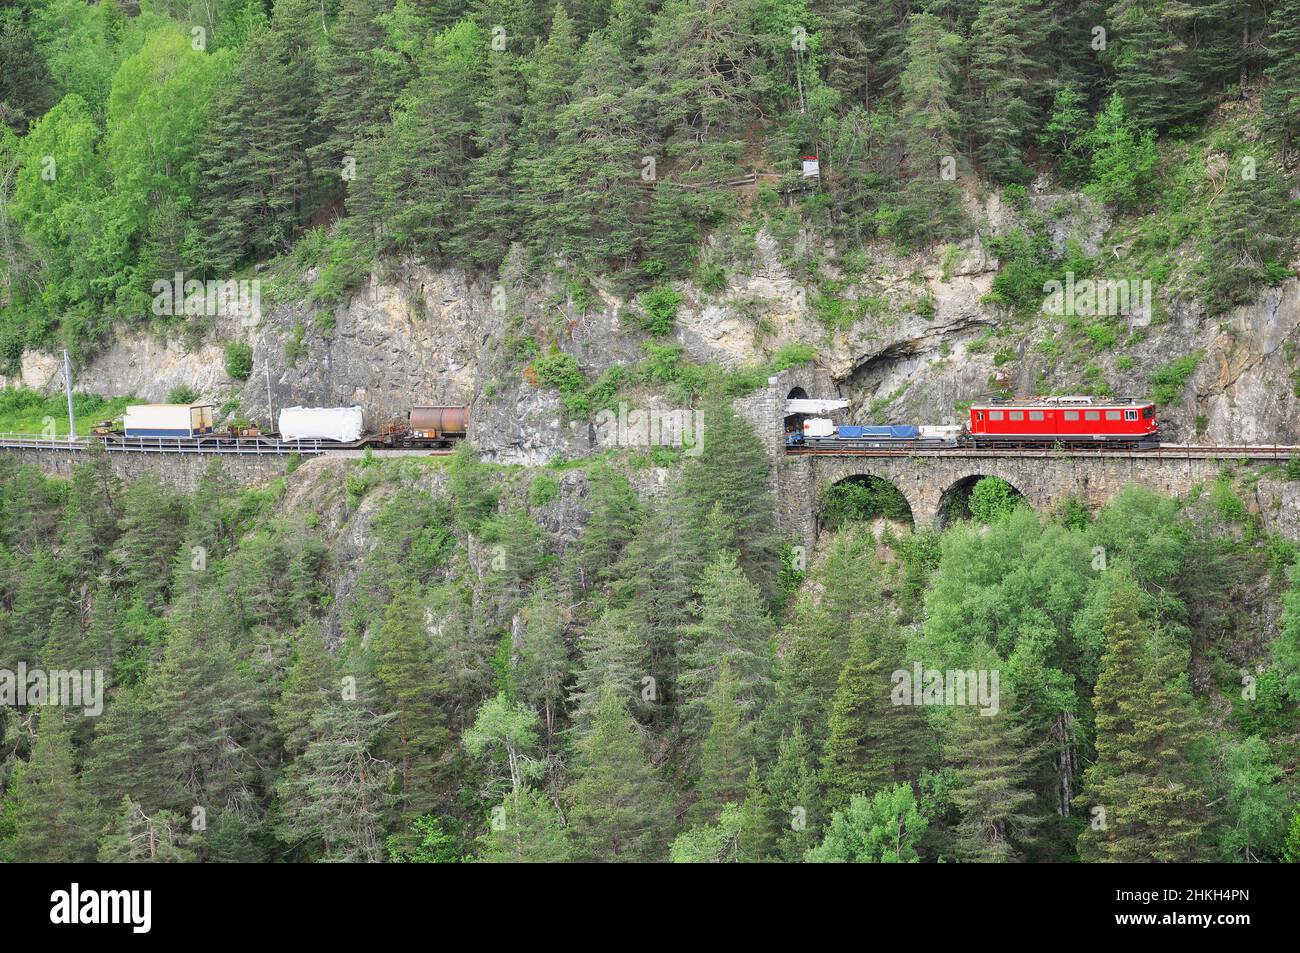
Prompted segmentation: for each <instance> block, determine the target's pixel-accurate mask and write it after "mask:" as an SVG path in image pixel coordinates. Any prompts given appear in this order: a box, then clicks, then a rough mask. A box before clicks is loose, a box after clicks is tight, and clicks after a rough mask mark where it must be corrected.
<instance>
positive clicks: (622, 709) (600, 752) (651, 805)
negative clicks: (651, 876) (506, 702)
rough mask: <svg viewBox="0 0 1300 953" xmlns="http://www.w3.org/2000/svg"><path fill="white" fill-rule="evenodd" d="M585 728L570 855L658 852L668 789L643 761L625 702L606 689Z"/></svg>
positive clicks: (605, 857) (593, 858) (608, 857)
mask: <svg viewBox="0 0 1300 953" xmlns="http://www.w3.org/2000/svg"><path fill="white" fill-rule="evenodd" d="M593 722H594V723H593V728H592V731H591V733H590V734H589V735H588V736H587V737H586V738H584V739H583V740H581V741H580V742H579V743H578V749H577V752H576V754H575V758H574V765H573V769H574V776H575V780H574V781H573V783H572V784H570V785H569V787H568V788H567V789H566V790H565V797H566V800H567V801H568V803H569V818H568V819H569V828H570V842H571V844H572V847H573V859H574V860H578V861H585V862H629V861H644V860H654V859H657V857H658V852H659V851H660V850H661V849H662V848H661V847H660V845H661V843H662V839H663V835H664V832H665V831H666V828H667V825H668V822H669V805H668V791H667V789H666V786H665V785H664V783H663V782H662V781H660V780H659V778H658V777H657V776H656V774H655V770H654V768H653V767H651V765H650V764H649V763H648V762H647V761H646V758H645V754H644V753H643V751H642V749H641V741H640V739H639V738H638V737H637V731H636V722H634V721H633V720H632V716H631V714H630V713H629V712H628V710H627V705H626V704H625V702H624V701H623V699H622V698H620V697H619V696H618V695H617V694H615V692H614V691H613V690H612V689H606V690H605V692H604V694H603V695H602V696H601V698H600V702H599V704H598V705H597V708H596V712H595V718H594V720H593Z"/></svg>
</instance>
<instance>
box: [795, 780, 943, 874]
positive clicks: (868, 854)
mask: <svg viewBox="0 0 1300 953" xmlns="http://www.w3.org/2000/svg"><path fill="white" fill-rule="evenodd" d="M928 826H929V820H928V819H927V818H926V817H925V815H924V814H922V813H921V811H920V809H919V807H918V806H917V803H916V794H915V793H914V792H913V791H912V787H911V785H908V784H898V785H895V786H894V787H892V788H887V789H885V790H882V791H878V792H876V794H875V796H874V797H866V796H864V795H860V794H859V795H854V797H853V799H852V800H851V801H850V802H849V806H848V807H847V808H846V809H845V810H843V811H836V812H835V813H834V814H833V815H832V816H831V820H830V824H829V825H828V826H827V829H826V838H825V840H823V841H822V843H821V844H820V845H819V846H817V847H813V848H811V849H809V851H808V853H807V855H806V856H805V859H806V860H807V861H808V862H809V863H820V864H826V863H840V864H915V863H919V862H920V859H921V858H920V855H919V854H918V853H917V849H916V848H917V843H918V842H919V841H920V840H921V838H922V837H923V836H924V835H925V831H926V828H927V827H928Z"/></svg>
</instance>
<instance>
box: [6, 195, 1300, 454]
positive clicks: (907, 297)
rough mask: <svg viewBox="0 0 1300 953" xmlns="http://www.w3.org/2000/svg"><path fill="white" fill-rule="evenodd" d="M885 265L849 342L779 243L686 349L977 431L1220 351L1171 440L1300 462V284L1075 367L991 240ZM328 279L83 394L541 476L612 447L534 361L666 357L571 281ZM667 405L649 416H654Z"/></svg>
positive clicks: (864, 403) (137, 346) (98, 378)
mask: <svg viewBox="0 0 1300 953" xmlns="http://www.w3.org/2000/svg"><path fill="white" fill-rule="evenodd" d="M1031 208H1033V209H1034V210H1035V211H1037V212H1038V213H1039V214H1041V215H1043V216H1044V217H1045V218H1046V220H1047V221H1049V222H1050V226H1049V234H1050V238H1051V241H1052V243H1053V245H1054V246H1055V247H1056V248H1057V249H1058V251H1059V250H1063V249H1064V248H1065V246H1066V243H1067V242H1069V241H1070V240H1074V241H1076V242H1078V243H1079V245H1080V246H1081V247H1082V248H1083V249H1084V250H1085V251H1087V252H1089V253H1093V254H1095V253H1097V252H1098V251H1099V250H1101V251H1102V253H1103V257H1104V249H1101V242H1102V236H1103V235H1104V234H1105V233H1106V230H1107V227H1108V224H1109V223H1108V222H1107V220H1106V217H1105V214H1104V212H1103V210H1102V209H1100V208H1098V207H1096V206H1094V205H1092V204H1091V203H1089V202H1087V201H1086V200H1084V199H1082V198H1081V197H1079V196H1071V195H1065V196H1061V195H1046V194H1034V195H1032V196H1031ZM977 211H978V220H980V221H982V222H983V223H984V227H985V228H986V230H987V231H988V232H989V233H991V234H997V233H1000V232H1003V231H1005V230H1006V229H1008V228H1009V227H1011V226H1013V225H1014V224H1015V223H1016V222H1017V213H1016V212H1014V211H1013V210H1010V209H1008V208H1006V207H1004V206H1002V205H1001V204H1000V203H999V202H998V200H997V199H996V198H993V199H990V200H988V201H987V202H986V204H985V205H984V206H983V207H982V208H980V209H978V210H977ZM865 254H866V262H867V264H866V266H865V268H864V269H863V273H862V275H861V277H858V276H854V277H853V280H852V281H851V282H847V281H846V282H845V283H844V287H843V289H842V292H841V293H842V296H843V297H844V298H845V299H847V300H848V301H849V302H850V303H851V304H852V305H853V306H854V308H855V309H856V311H855V312H854V313H857V314H859V315H860V316H859V317H858V318H857V319H856V320H853V321H852V322H851V323H848V324H847V325H846V326H836V327H829V328H828V326H827V325H826V324H824V323H823V322H822V321H821V320H819V319H818V317H817V313H816V308H815V302H814V299H815V297H816V295H817V294H818V293H819V292H817V291H815V290H814V289H810V288H807V287H803V286H801V285H800V283H799V282H798V281H797V280H796V279H795V278H794V277H793V276H792V274H791V272H790V270H789V269H788V268H787V267H786V266H785V264H784V263H783V261H784V259H783V252H782V249H781V247H780V246H779V244H778V242H777V241H776V240H775V239H774V238H773V237H772V236H771V235H769V234H768V233H766V232H764V231H760V232H759V233H758V235H757V236H756V238H755V240H754V252H753V255H752V256H751V260H750V261H749V262H748V263H747V264H745V265H744V266H742V267H738V268H735V269H732V270H731V272H729V277H728V281H727V284H726V287H725V288H723V289H722V290H721V291H718V292H715V293H712V294H706V293H704V292H703V291H701V290H700V289H699V288H697V287H695V286H693V285H691V284H689V283H687V284H685V285H682V286H679V287H680V290H681V292H682V299H683V300H682V305H681V307H680V309H679V311H678V314H677V320H676V325H675V330H674V334H675V337H676V340H677V342H678V343H679V344H680V345H681V346H682V347H683V349H684V351H685V352H686V354H688V355H689V356H690V357H692V358H694V359H695V360H698V361H701V362H709V363H715V364H721V365H723V366H726V367H731V368H737V367H745V366H754V365H757V364H759V363H760V362H762V361H763V360H765V359H766V358H768V357H770V356H771V355H773V354H775V353H776V352H777V351H778V350H779V349H780V348H782V347H783V346H785V345H789V344H796V343H797V344H811V345H814V346H815V347H816V349H817V353H818V365H819V367H818V372H817V374H816V378H817V380H818V381H819V387H824V390H825V391H826V392H824V393H818V394H810V395H809V396H823V397H830V396H839V397H844V398H847V399H849V401H850V404H851V406H850V409H849V411H848V412H847V414H846V416H845V419H848V420H855V421H861V422H885V423H889V422H920V423H943V422H958V421H960V420H961V419H963V411H964V404H965V402H968V401H970V400H972V399H974V398H977V397H980V396H982V395H987V394H988V393H990V391H991V390H993V389H995V388H996V389H1000V390H1003V391H1007V392H1013V393H1020V394H1032V393H1038V392H1045V391H1053V390H1054V391H1058V392H1060V391H1070V390H1074V389H1081V388H1084V387H1086V386H1089V385H1095V384H1096V383H1097V382H1098V381H1105V383H1106V384H1107V385H1108V386H1109V387H1110V389H1111V391H1112V392H1113V393H1116V394H1134V395H1145V394H1147V393H1149V392H1150V382H1149V377H1150V375H1151V374H1152V372H1153V371H1154V370H1156V369H1157V368H1160V367H1162V366H1165V365H1167V364H1168V363H1169V362H1170V361H1172V360H1174V359H1176V358H1179V357H1182V356H1185V355H1191V354H1195V353H1199V354H1200V355H1201V359H1200V361H1199V363H1198V364H1197V365H1196V369H1195V371H1194V372H1193V373H1192V374H1191V376H1190V378H1189V379H1188V380H1187V381H1186V383H1185V386H1183V388H1182V391H1181V393H1180V395H1179V399H1178V401H1177V402H1176V403H1171V404H1168V405H1166V406H1164V407H1162V408H1161V417H1162V422H1163V425H1164V428H1165V439H1166V440H1173V441H1180V442H1207V443H1236V442H1251V443H1274V442H1277V443H1296V442H1300V399H1298V398H1297V397H1296V396H1295V394H1294V393H1293V391H1294V390H1295V389H1296V384H1295V382H1294V380H1293V373H1295V369H1296V368H1300V341H1298V340H1297V329H1298V328H1300V283H1297V282H1296V281H1295V280H1290V281H1288V282H1286V283H1284V284H1283V285H1281V286H1280V287H1277V288H1271V289H1266V290H1265V291H1264V293H1263V294H1262V295H1261V296H1260V298H1259V299H1258V300H1257V301H1256V302H1255V303H1253V304H1251V305H1248V306H1245V307H1241V308H1238V309H1236V310H1235V311H1234V312H1232V313H1230V314H1228V315H1225V316H1223V317H1220V318H1210V317H1208V316H1207V315H1205V314H1204V312H1203V311H1202V310H1201V309H1199V308H1198V307H1197V306H1196V305H1195V304H1193V303H1188V302H1182V301H1173V302H1164V306H1163V307H1160V308H1158V309H1157V311H1158V317H1157V319H1156V320H1153V321H1150V322H1149V323H1148V321H1147V320H1145V319H1143V318H1142V317H1141V316H1134V317H1131V318H1127V319H1121V324H1123V323H1124V322H1127V327H1122V326H1121V327H1120V328H1118V333H1119V335H1120V339H1119V342H1118V343H1117V344H1115V345H1104V346H1096V345H1092V344H1091V342H1088V341H1086V340H1084V341H1083V342H1082V346H1080V345H1079V343H1078V337H1077V335H1076V337H1075V340H1076V343H1075V345H1074V346H1073V347H1072V349H1070V350H1067V351H1066V352H1065V353H1064V354H1063V353H1062V352H1061V350H1060V349H1059V348H1056V347H1054V346H1053V341H1056V340H1059V339H1060V338H1061V337H1062V336H1063V335H1066V334H1067V331H1068V328H1067V321H1066V319H1062V318H1055V317H1052V316H1051V315H1037V316H1035V317H1032V318H1029V319H1016V318H1013V317H1011V316H1009V315H1007V314H1005V313H1002V312H1000V311H999V310H998V309H996V308H995V307H994V306H992V305H990V304H989V303H988V302H987V300H986V296H987V295H988V293H989V291H990V288H991V286H992V283H993V279H994V276H995V275H996V273H997V268H998V262H997V260H996V259H995V258H993V257H992V256H991V255H990V254H989V252H988V251H987V250H986V243H984V242H982V241H981V240H980V239H979V238H976V237H972V238H970V239H969V240H967V241H965V242H962V243H958V244H954V245H950V246H947V247H945V248H942V249H937V250H935V251H933V252H931V253H929V254H925V255H917V256H913V257H911V258H899V257H897V256H894V255H892V254H890V253H888V252H887V251H884V250H881V249H877V248H872V249H867V250H865ZM1118 254H1119V252H1118V250H1117V251H1116V255H1117V256H1118ZM507 274H508V271H507ZM313 278H314V275H312V274H310V273H309V274H307V275H305V276H301V280H299V281H294V282H291V283H289V284H288V285H277V287H276V290H275V291H274V293H272V294H266V293H264V295H263V304H262V316H261V319H260V321H259V322H258V323H257V324H256V325H255V326H252V327H244V326H241V324H240V323H239V322H238V321H237V320H234V319H222V318H218V319H216V320H215V322H214V326H213V328H212V330H211V332H210V334H209V335H208V336H207V337H206V338H205V339H204V340H203V341H202V342H201V343H200V344H198V345H197V346H187V345H186V344H185V343H184V342H182V341H181V340H177V339H174V340H171V341H160V340H157V339H155V338H152V337H150V336H148V335H145V334H128V335H124V336H122V337H120V338H119V339H118V340H117V341H116V342H115V343H113V344H112V345H111V346H110V347H108V348H107V349H106V350H104V351H103V352H102V353H100V354H99V355H98V356H96V357H95V358H94V359H93V360H92V361H91V362H90V363H89V365H88V366H87V367H85V368H83V369H81V370H80V371H79V372H78V382H77V383H78V386H79V387H80V388H81V389H84V390H87V391H91V392H96V393H101V394H106V395H112V394H123V393H134V394H136V395H138V396H140V397H143V398H146V399H149V400H155V401H158V400H164V399H166V397H167V394H168V393H169V392H170V391H171V390H172V389H173V388H174V387H176V386H178V385H186V386H190V387H193V388H195V389H197V390H198V391H199V393H200V395H201V397H202V399H204V400H206V401H210V402H212V403H214V404H217V405H225V406H226V408H227V409H228V411H229V412H230V413H231V414H232V416H239V417H247V418H249V419H251V420H255V421H259V422H263V423H264V422H265V421H266V418H267V406H268V385H269V391H270V394H269V401H270V404H271V405H272V406H273V407H275V408H277V409H278V408H282V407H285V406H290V405H294V404H304V405H344V404H360V405H361V406H362V407H364V408H365V410H366V414H367V418H368V422H369V423H370V424H371V426H377V425H378V424H379V423H382V422H384V421H387V420H390V419H396V418H400V417H401V416H403V415H404V413H405V411H406V409H407V408H408V407H410V406H411V405H413V404H470V405H471V406H472V413H471V427H472V430H473V435H474V436H473V440H474V443H475V445H476V447H477V448H478V449H479V450H480V451H481V452H482V453H483V454H484V456H485V457H486V458H487V459H489V460H492V461H495V462H499V463H512V464H524V465H538V464H543V463H546V462H549V461H552V460H555V459H557V458H564V459H572V458H576V457H580V456H583V455H586V454H588V453H591V452H593V451H594V450H596V449H599V448H600V447H601V446H603V445H606V444H607V443H608V442H609V438H608V436H607V435H605V434H602V433H600V432H598V430H597V428H596V427H595V426H594V422H593V421H591V420H578V419H573V418H572V417H571V416H570V415H568V414H566V412H565V408H564V406H563V404H562V402H561V399H560V394H559V393H558V392H557V391H556V390H554V389H553V388H550V387H546V386H542V385H541V384H540V383H539V382H537V381H536V380H535V379H530V375H528V374H527V373H526V368H527V365H528V362H529V358H530V356H531V354H532V353H535V352H530V351H527V350H520V348H519V347H518V344H519V342H521V341H526V340H528V339H532V340H533V341H536V342H537V346H538V347H540V348H541V350H542V351H543V352H544V351H546V350H548V349H550V348H552V347H558V348H560V349H561V350H563V351H566V352H568V353H569V354H571V355H573V356H574V358H575V359H576V360H577V362H578V364H579V366H580V367H581V368H582V370H583V372H584V373H585V374H586V376H587V378H588V379H589V380H594V379H595V378H596V376H597V375H598V374H600V372H602V371H603V370H605V369H607V368H611V367H623V368H631V367H632V366H634V365H635V364H636V363H637V362H638V361H639V360H641V359H642V358H643V357H644V353H643V351H642V349H641V343H642V341H643V339H644V335H642V334H640V333H639V332H635V331H632V330H629V329H628V328H627V327H626V326H625V323H624V322H623V321H622V317H623V316H625V315H626V313H627V312H628V310H629V309H632V308H635V307H636V302H633V301H627V300H622V299H620V298H619V297H618V296H617V295H615V294H614V293H613V292H611V291H610V290H609V289H606V288H597V289H595V291H594V293H593V294H590V295H589V296H588V298H589V300H588V301H586V302H584V304H582V305H581V306H580V305H578V304H575V302H574V300H573V296H572V294H570V293H569V292H568V291H567V290H566V288H565V286H564V285H563V284H561V283H560V282H559V280H558V279H556V278H553V277H551V278H546V279H543V280H541V281H540V282H528V281H525V280H524V279H522V278H518V279H515V280H511V279H510V278H509V277H507V278H505V279H503V281H504V283H503V284H502V285H499V286H496V287H495V289H494V286H493V285H492V284H491V283H490V282H489V281H488V280H487V279H486V278H482V277H475V276H471V275H467V274H466V273H465V272H463V271H460V270H457V269H444V270H435V269H431V268H429V267H427V266H425V265H423V264H421V263H419V262H413V261H406V262H392V263H389V264H388V265H387V266H386V267H385V269H384V270H383V271H381V272H376V273H375V274H373V275H372V276H371V278H370V280H368V281H367V282H366V283H365V285H364V287H363V288H362V289H361V290H360V291H359V292H357V293H356V294H355V295H353V296H352V297H351V298H349V299H348V300H346V301H344V302H343V303H340V304H339V305H337V306H334V307H332V308H324V309H322V308H319V307H313V306H310V305H308V304H307V303H306V302H307V294H306V290H307V288H308V287H309V285H310V282H311V281H312V280H313ZM1155 294H1156V295H1157V296H1159V289H1155ZM268 298H269V299H270V300H268ZM232 340H244V341H246V342H247V343H249V344H250V345H251V346H252V348H253V372H252V375H251V376H250V377H249V379H248V380H247V381H243V382H241V381H236V380H232V379H231V378H230V377H229V376H228V375H227V374H226V371H225V367H224V356H223V355H224V346H225V343H226V342H228V341H232ZM268 369H269V374H268ZM12 383H16V382H12ZM22 383H25V384H26V385H28V386H35V387H47V388H53V387H58V386H60V377H59V369H58V362H57V361H55V360H54V359H52V358H50V357H49V356H45V355H28V357H27V359H26V360H25V362H24V367H23V380H22ZM655 399H656V397H655V395H653V394H645V393H639V396H638V397H637V398H635V400H638V401H640V405H641V406H643V407H644V406H648V403H647V402H652V401H654V400H655ZM236 400H237V404H236Z"/></svg>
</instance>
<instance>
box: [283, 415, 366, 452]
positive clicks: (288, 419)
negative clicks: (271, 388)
mask: <svg viewBox="0 0 1300 953" xmlns="http://www.w3.org/2000/svg"><path fill="white" fill-rule="evenodd" d="M364 432H365V426H364V424H363V423H362V421H361V408H360V407H286V408H285V409H284V410H282V411H280V439H281V440H336V441H338V442H339V443H352V441H354V440H360V439H361V435H362V433H364Z"/></svg>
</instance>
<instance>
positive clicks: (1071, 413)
mask: <svg viewBox="0 0 1300 953" xmlns="http://www.w3.org/2000/svg"><path fill="white" fill-rule="evenodd" d="M1065 419H1066V420H1078V419H1079V412H1078V411H1077V410H1067V411H1066V412H1065Z"/></svg>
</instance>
